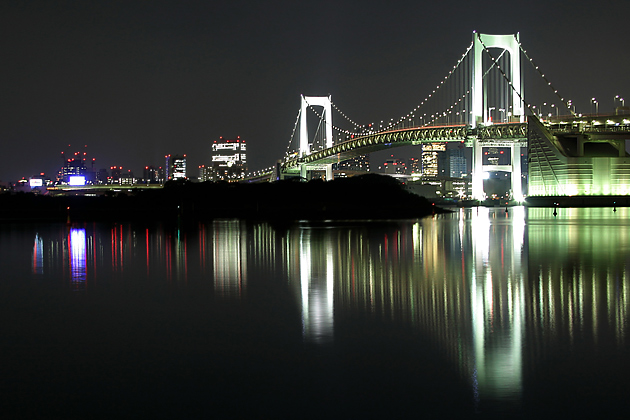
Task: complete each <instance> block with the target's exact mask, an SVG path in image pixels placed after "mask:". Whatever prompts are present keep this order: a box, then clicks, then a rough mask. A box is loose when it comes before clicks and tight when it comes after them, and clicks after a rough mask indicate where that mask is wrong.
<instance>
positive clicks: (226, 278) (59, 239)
mask: <svg viewBox="0 0 630 420" xmlns="http://www.w3.org/2000/svg"><path fill="white" fill-rule="evenodd" d="M629 215H630V214H629V212H628V209H625V208H620V209H617V211H616V212H613V211H612V209H560V211H559V213H557V214H556V215H553V210H551V209H541V208H530V209H525V208H522V207H515V208H510V209H509V212H507V213H506V212H505V209H499V208H496V209H488V208H479V209H466V210H460V211H458V212H455V213H453V214H449V215H441V216H436V217H434V218H427V219H421V220H411V221H402V222H392V223H363V224H356V223H341V222H328V223H318V224H315V225H309V224H306V223H304V224H300V225H298V226H294V227H292V228H290V229H286V228H274V227H272V226H269V225H267V224H248V223H245V222H242V221H238V220H222V221H215V222H213V223H208V224H201V225H198V226H195V227H193V228H190V227H188V228H186V229H180V228H178V227H177V226H140V225H129V224H122V225H121V224H113V225H105V224H80V225H79V224H77V225H71V226H67V225H65V224H64V225H50V224H48V225H0V272H1V273H2V275H1V280H0V313H1V315H2V319H3V321H4V322H3V326H2V335H1V337H2V338H1V340H2V347H1V348H2V350H0V352H1V353H0V356H1V360H2V361H1V362H0V367H1V369H2V372H1V374H2V378H3V379H2V382H1V383H2V389H1V395H2V397H1V398H2V403H3V407H5V412H6V413H8V414H10V415H12V416H14V417H15V416H22V417H54V416H57V417H62V418H68V417H76V418H85V417H103V418H106V417H114V416H144V417H146V416H148V415H150V416H153V417H167V418H187V417H188V418H189V417H200V416H204V417H208V416H214V417H240V416H243V415H249V416H257V417H261V416H264V417H276V418H277V417H292V418H293V417H315V416H322V415H326V416H335V417H341V416H347V417H353V418H354V417H383V416H405V417H407V416H421V417H447V416H456V417H460V418H461V417H463V418H487V417H496V418H503V417H506V416H517V417H526V418H533V417H540V416H543V415H549V413H552V414H554V415H557V416H562V417H566V416H567V415H571V416H574V417H590V416H595V415H598V416H599V415H613V416H614V415H616V413H618V412H619V411H620V410H627V409H628V408H630V407H629V404H628V403H627V402H626V396H627V395H628V392H629V391H630V382H629V380H628V379H627V378H628V377H629V374H630V363H629V362H628V360H630V357H629V356H630V346H629V343H628V337H627V336H628V307H629V302H630V296H629V284H628V270H629V264H630V253H629V252H628V251H629V248H630V237H629V236H630V234H629V232H630V219H629V217H628V216H629Z"/></svg>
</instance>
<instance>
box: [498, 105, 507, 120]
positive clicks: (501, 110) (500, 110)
mask: <svg viewBox="0 0 630 420" xmlns="http://www.w3.org/2000/svg"><path fill="white" fill-rule="evenodd" d="M499 112H503V118H501V122H506V121H505V108H499Z"/></svg>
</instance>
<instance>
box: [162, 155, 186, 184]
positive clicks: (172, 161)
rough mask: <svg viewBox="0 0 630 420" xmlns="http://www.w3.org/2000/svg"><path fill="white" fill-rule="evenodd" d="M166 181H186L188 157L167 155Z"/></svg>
mask: <svg viewBox="0 0 630 420" xmlns="http://www.w3.org/2000/svg"><path fill="white" fill-rule="evenodd" d="M165 157H166V180H176V179H186V155H183V156H180V155H167V156H165Z"/></svg>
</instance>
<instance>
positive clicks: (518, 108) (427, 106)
mask: <svg viewBox="0 0 630 420" xmlns="http://www.w3.org/2000/svg"><path fill="white" fill-rule="evenodd" d="M528 63H529V64H531V68H530V67H529V66H527V64H528ZM525 68H529V69H530V73H533V78H532V83H531V84H532V85H535V86H536V87H537V90H536V92H535V93H532V96H533V97H534V98H535V99H533V100H530V101H528V100H526V98H525V91H524V79H525V78H524V77H523V75H524V70H525ZM528 83H529V82H528ZM620 99H621V101H622V102H623V99H622V98H620ZM593 100H594V99H593ZM534 103H537V104H539V105H538V106H537V105H533V104H534ZM617 110H619V111H620V112H619V113H616V115H594V114H591V115H583V114H576V112H575V110H574V107H573V104H572V102H571V100H567V99H565V98H564V97H563V96H561V95H560V93H559V92H558V90H557V89H556V88H555V87H554V85H553V84H552V83H551V81H549V80H548V78H547V77H546V76H545V74H544V73H543V72H542V71H541V70H540V69H539V66H537V65H536V63H535V62H534V61H533V59H532V58H531V57H530V56H529V54H528V53H527V52H526V51H525V49H524V48H523V46H522V44H521V42H520V39H519V35H518V34H510V35H489V34H481V33H477V32H473V40H472V42H471V43H470V45H469V46H468V48H467V49H466V51H465V52H464V53H463V54H462V56H461V57H460V58H459V60H458V61H457V63H456V64H455V65H454V66H453V68H452V69H451V70H450V71H449V72H448V74H447V75H446V76H445V77H444V78H443V79H442V80H441V81H440V82H439V83H438V84H437V86H436V87H435V88H434V89H433V90H432V92H431V93H429V94H428V95H427V96H426V97H425V98H424V99H423V100H422V101H421V102H420V103H419V104H418V105H417V106H415V107H414V108H413V109H412V110H411V111H410V112H409V113H407V114H406V115H403V116H401V117H399V118H398V119H390V120H389V121H380V123H368V124H359V123H356V122H355V121H354V120H352V119H350V118H349V117H348V116H347V114H346V113H344V112H343V111H341V110H340V109H339V108H338V107H337V105H335V103H333V102H332V99H331V97H330V96H302V97H301V106H300V109H299V111H298V115H297V118H296V121H295V124H294V127H293V132H292V134H291V138H290V141H289V144H288V146H287V150H286V153H285V156H284V157H283V158H282V159H281V160H279V161H278V163H277V164H276V165H275V167H272V168H268V169H266V170H263V171H259V172H257V173H254V174H251V175H250V176H249V177H248V179H247V180H248V181H261V180H265V181H273V180H277V179H282V178H284V177H286V176H301V177H304V178H306V177H307V175H308V172H309V171H323V172H324V173H325V178H326V179H327V180H331V179H333V171H332V165H333V164H338V163H340V162H344V161H347V160H349V159H353V158H356V157H358V156H362V155H365V154H368V153H371V152H375V151H379V150H385V149H389V148H392V147H399V146H408V145H427V144H431V143H448V142H460V143H464V145H465V146H466V147H470V148H472V173H471V183H472V196H473V198H474V199H476V200H484V199H485V198H486V194H485V192H484V182H483V181H484V178H485V175H486V174H487V173H488V172H495V171H501V172H509V173H511V189H510V193H511V197H512V198H513V199H514V200H516V201H523V199H524V193H523V189H522V185H521V178H522V174H523V170H524V168H522V165H521V155H524V156H527V168H526V171H527V175H528V176H527V180H528V185H527V193H528V196H573V195H626V194H629V193H630V155H628V153H627V152H626V144H625V143H626V140H628V139H630V115H628V113H627V112H626V111H627V108H625V107H620V108H618V109H617ZM333 111H335V112H337V113H338V114H339V115H340V116H341V118H337V119H336V120H335V122H334V123H333ZM617 114H618V115H617ZM309 121H310V124H309ZM338 121H341V123H339V122H338ZM490 148H507V149H508V150H509V155H510V163H507V164H506V163H505V162H501V164H499V163H498V161H496V160H495V161H489V160H488V159H487V158H484V156H486V155H487V150H489V149H490Z"/></svg>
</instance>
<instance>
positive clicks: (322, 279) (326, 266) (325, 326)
mask: <svg viewBox="0 0 630 420" xmlns="http://www.w3.org/2000/svg"><path fill="white" fill-rule="evenodd" d="M314 236H315V235H313V231H312V230H311V229H302V230H301V231H300V241H299V243H300V260H299V264H300V292H301V297H302V332H303V336H304V340H305V341H308V342H314V343H318V344H324V343H328V342H331V341H332V339H333V331H334V319H333V318H334V308H333V303H334V302H333V284H334V272H333V268H334V267H333V249H334V248H335V247H334V246H333V245H332V244H331V242H332V241H331V238H330V235H325V238H321V237H319V238H315V237H314ZM318 236H319V235H318Z"/></svg>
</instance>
